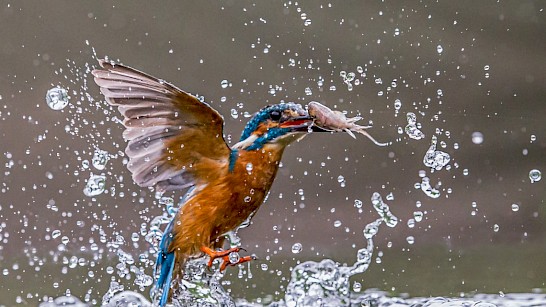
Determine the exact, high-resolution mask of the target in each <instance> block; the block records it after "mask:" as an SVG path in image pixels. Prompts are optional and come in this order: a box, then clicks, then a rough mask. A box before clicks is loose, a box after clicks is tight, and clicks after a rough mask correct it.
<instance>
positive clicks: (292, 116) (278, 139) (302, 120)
mask: <svg viewBox="0 0 546 307" xmlns="http://www.w3.org/2000/svg"><path fill="white" fill-rule="evenodd" d="M312 124H313V118H311V117H310V116H309V114H308V113H307V111H306V110H305V109H303V108H302V106H301V105H299V104H295V103H280V104H275V105H271V106H267V107H265V108H263V109H261V110H260V111H259V112H258V113H256V115H254V116H253V117H252V119H250V121H249V122H248V123H247V124H246V126H245V129H244V130H243V133H242V135H241V140H240V141H239V143H237V144H235V146H234V148H238V149H245V150H259V149H262V148H263V147H264V146H266V145H269V144H274V145H280V146H283V147H284V146H286V145H288V144H290V143H291V142H293V141H295V140H299V139H301V138H303V137H304V136H305V135H306V134H307V133H308V132H309V127H311V126H312Z"/></svg>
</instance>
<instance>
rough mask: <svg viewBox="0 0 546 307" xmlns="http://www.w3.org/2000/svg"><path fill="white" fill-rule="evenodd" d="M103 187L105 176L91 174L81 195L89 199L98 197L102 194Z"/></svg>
mask: <svg viewBox="0 0 546 307" xmlns="http://www.w3.org/2000/svg"><path fill="white" fill-rule="evenodd" d="M105 186H106V176H103V175H94V174H91V176H90V177H89V179H87V184H86V185H85V188H84V189H83V194H85V196H89V197H92V196H97V195H100V194H102V193H103V192H104V188H105Z"/></svg>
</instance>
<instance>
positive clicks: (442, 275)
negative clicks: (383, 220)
mask: <svg viewBox="0 0 546 307" xmlns="http://www.w3.org/2000/svg"><path fill="white" fill-rule="evenodd" d="M545 6H546V3H545V2H544V1H420V2H418V1H402V2H398V1H343V2H341V1H332V2H326V1H255V2H252V1H234V0H231V1H200V2H191V3H190V2H187V1H164V2H159V1H145V2H144V1H138V2H136V1H132V2H122V1H108V2H82V1H47V2H46V1H25V2H19V1H4V2H2V4H1V6H0V29H1V30H0V42H1V43H0V67H1V69H0V135H1V144H2V145H1V150H0V153H1V155H0V162H1V163H0V165H1V167H2V174H3V176H2V179H1V181H0V304H3V305H6V306H10V305H13V304H15V303H16V302H22V303H27V304H29V305H36V304H37V302H38V301H41V300H42V299H44V297H47V296H52V297H56V296H58V295H61V294H64V293H65V292H66V291H67V289H69V290H70V292H71V293H73V294H75V295H77V296H78V297H80V298H81V299H82V300H83V299H84V298H85V297H86V295H87V299H89V300H92V299H98V300H99V301H100V298H101V296H102V294H104V291H105V290H106V289H107V288H108V284H109V281H110V279H111V278H112V277H115V278H116V279H118V280H125V278H121V277H119V276H118V275H117V274H116V273H114V274H110V273H109V272H108V270H107V269H106V268H107V267H108V266H115V264H116V262H117V259H116V256H115V251H116V248H115V247H112V244H111V243H109V242H112V241H115V238H116V236H121V237H123V238H124V239H125V243H124V244H122V247H121V248H122V249H123V250H125V251H129V252H131V253H132V254H133V256H134V257H135V259H137V262H136V265H137V266H138V267H143V268H145V269H146V272H147V273H148V274H151V267H150V266H146V265H143V264H142V263H139V261H138V255H139V254H140V253H142V252H144V251H146V250H148V249H149V248H150V247H149V245H148V244H147V243H146V242H145V241H144V240H143V239H142V238H141V237H140V238H139V239H138V240H137V241H136V242H133V241H131V235H132V234H133V233H134V232H136V233H140V229H141V228H142V227H143V226H142V224H143V223H144V224H146V223H148V222H149V218H151V217H153V216H156V215H159V214H161V212H162V210H163V209H162V207H161V206H160V205H158V204H157V203H155V201H154V197H153V192H151V191H149V190H145V189H140V188H139V187H137V186H136V185H135V184H133V183H132V182H131V179H130V174H129V172H128V171H127V170H126V169H125V166H124V165H123V158H122V157H117V158H112V159H111V160H110V161H109V163H108V166H107V169H106V170H104V171H103V172H104V173H105V174H106V175H107V188H108V189H109V194H105V195H101V196H98V197H96V198H89V197H86V196H85V195H84V194H83V193H82V189H83V187H84V186H85V180H86V179H87V178H89V173H90V172H91V170H90V169H84V168H82V161H83V160H90V159H91V157H92V153H93V150H94V148H95V147H99V148H100V149H103V150H107V151H109V152H110V153H111V154H114V155H115V154H117V153H118V151H123V149H124V142H123V139H122V138H121V132H122V129H121V127H120V125H119V124H117V123H116V122H115V120H114V119H113V117H114V116H117V115H118V114H117V111H116V112H109V109H108V108H107V107H105V106H104V105H102V106H101V107H97V106H96V105H95V104H93V103H89V99H90V98H88V97H86V94H89V95H90V97H91V98H94V99H95V100H97V101H98V100H100V99H101V96H100V95H99V92H98V89H97V87H96V86H95V85H94V83H93V82H92V78H91V77H90V75H89V69H90V68H91V66H96V61H95V58H94V56H95V53H96V55H97V56H98V57H104V56H108V57H109V58H110V59H119V60H120V61H121V62H123V63H124V64H126V65H130V66H133V67H135V68H137V69H140V70H143V71H146V72H148V73H150V74H152V75H155V76H157V77H159V78H163V79H165V80H168V81H170V82H172V83H174V84H175V85H177V86H179V87H180V88H182V89H184V90H186V91H189V92H191V93H194V94H198V95H203V96H204V97H205V99H206V100H207V101H208V102H210V104H211V105H212V106H213V107H214V108H215V109H217V110H218V111H219V112H220V113H222V114H224V117H225V120H226V130H225V131H226V136H227V139H230V140H231V142H232V143H233V142H236V141H237V140H238V137H239V133H240V131H241V130H242V127H243V125H244V123H245V122H246V120H247V118H246V116H245V112H246V114H252V113H254V112H255V111H257V110H258V109H260V108H261V107H263V106H264V105H266V104H272V103H277V102H279V101H281V100H285V101H295V102H299V103H302V104H306V103H308V102H309V101H311V100H315V101H320V102H322V103H324V104H326V105H329V106H331V107H336V108H337V109H339V110H346V111H348V113H349V115H350V116H356V115H358V114H360V115H362V116H363V117H364V120H363V122H364V123H366V122H367V121H372V122H373V123H374V127H373V129H371V130H369V131H370V133H371V134H372V135H374V136H375V137H376V138H377V139H378V140H380V141H392V142H393V144H392V145H391V146H389V147H376V146H375V145H373V144H372V143H371V142H369V141H368V140H367V139H365V138H358V139H357V140H353V139H352V138H351V137H350V136H348V135H346V134H339V135H311V136H309V137H307V138H306V139H305V140H303V141H302V142H300V143H297V144H294V145H292V146H291V147H290V148H289V149H288V150H287V151H286V152H285V156H284V158H283V167H282V168H281V169H280V172H279V174H278V177H277V181H276V182H275V184H274V186H273V188H272V191H271V194H270V196H269V199H268V201H267V203H266V204H265V205H264V206H262V208H261V209H260V211H259V212H258V213H257V214H256V216H255V217H254V219H253V224H252V225H251V226H250V228H247V229H243V230H241V232H240V235H241V237H242V240H243V247H245V248H246V249H247V250H249V252H251V253H255V254H257V256H258V257H259V258H260V260H259V261H257V262H255V263H253V264H252V266H251V270H252V275H253V278H251V279H248V278H246V277H243V278H238V277H237V273H238V272H237V269H233V270H232V271H231V272H230V276H229V278H228V279H229V280H230V281H231V283H230V284H229V285H226V288H230V289H231V291H232V293H233V295H234V297H246V298H249V299H253V298H257V297H266V296H268V295H273V296H274V297H277V298H278V297H282V291H283V287H285V286H286V284H287V281H288V280H289V276H290V275H289V274H290V268H291V267H293V266H294V265H295V264H296V263H297V262H298V261H305V260H320V259H322V258H331V259H334V260H335V261H338V262H340V263H349V264H350V263H352V262H354V260H355V258H356V251H357V250H358V249H359V248H362V247H363V246H364V245H365V241H364V238H363V235H362V230H363V229H364V227H365V225H366V224H367V223H369V222H371V221H373V220H375V219H376V218H377V214H376V212H375V211H374V210H373V208H372V207H371V203H370V197H371V195H372V193H373V192H376V191H377V192H379V193H381V195H382V196H383V198H384V199H386V196H387V195H388V194H389V193H392V196H393V199H391V200H387V203H388V204H389V206H390V208H391V210H392V212H393V213H394V214H395V215H396V216H397V217H398V218H399V219H400V222H399V224H398V225H397V226H396V227H395V228H388V227H386V226H384V225H383V226H382V227H381V228H380V231H379V234H378V235H377V236H376V238H375V244H376V253H375V254H374V262H373V264H372V265H371V267H370V269H369V271H368V272H366V273H364V274H362V275H359V276H356V277H354V278H353V279H352V280H353V281H358V282H360V283H362V284H363V287H364V288H365V289H366V288H379V289H381V290H385V291H392V292H395V293H409V295H412V296H416V295H423V296H434V295H448V296H449V295H453V296H458V295H459V293H461V292H464V293H471V292H480V293H497V292H499V291H502V292H531V291H537V290H536V289H540V288H545V284H544V283H545V282H546V225H545V215H546V211H545V206H546V204H545V199H546V189H545V187H546V179H542V180H541V181H538V182H536V183H531V182H530V180H529V171H530V170H532V169H539V170H541V171H542V172H543V173H544V172H545V171H546V159H545V158H546V135H545V132H546V120H545V118H546V78H545V77H546V73H545V72H546V61H545V60H544V59H545V55H546V53H545V50H546V20H545V17H544V14H545V12H544V7H545ZM360 67H361V68H362V69H360ZM360 71H362V72H363V74H361V73H360ZM343 72H345V73H351V72H353V73H355V74H356V77H355V80H353V81H352V82H351V84H352V90H350V88H349V86H348V84H347V83H345V82H344V79H343V78H342V77H341V76H340V73H341V74H343ZM223 80H227V81H228V82H229V86H228V87H226V88H223V87H222V86H221V82H222V81H223ZM357 80H358V81H357ZM53 86H62V87H64V88H67V89H68V90H69V94H70V96H71V100H70V105H69V106H68V107H67V108H65V109H64V110H63V111H54V110H51V109H50V108H48V106H47V105H46V103H45V99H44V97H45V94H46V92H47V90H48V89H50V88H52V87H53ZM397 99H399V100H400V101H401V108H400V109H399V110H397V109H396V108H395V106H394V105H395V101H396V100H397ZM234 112H235V114H236V115H237V116H232V115H231V114H233V113H234ZM407 112H414V113H416V114H417V119H418V122H419V123H421V125H422V129H421V130H422V131H423V132H424V133H425V135H426V138H425V139H423V140H418V141H417V140H412V139H409V138H408V137H407V135H405V134H400V133H399V129H402V130H403V129H404V127H405V126H406V124H407V121H406V113H407ZM475 132H479V133H481V135H483V142H479V141H476V140H474V141H473V140H472V135H473V133H475ZM432 135H437V137H438V139H439V141H440V142H442V141H443V142H445V147H441V146H440V147H439V149H441V150H443V151H445V152H447V153H449V154H450V155H451V162H450V165H451V168H450V169H449V170H446V169H443V170H441V171H435V172H431V171H430V169H428V168H427V167H425V166H424V165H423V162H422V160H423V156H424V153H425V152H426V150H427V149H428V147H429V145H430V139H431V136H432ZM465 170H466V171H465ZM420 171H426V175H427V176H428V177H429V178H430V179H431V183H432V184H433V185H437V187H438V189H439V190H440V192H441V196H440V197H439V198H437V199H432V198H429V197H427V196H426V195H425V194H424V193H423V192H422V191H421V190H420V189H416V188H415V183H418V182H421V178H420V177H419V172H420ZM467 171H468V173H467ZM95 172H97V171H95ZM340 176H342V177H343V178H342V179H340ZM340 181H341V182H340ZM440 183H441V185H440ZM112 189H114V190H112ZM120 192H121V193H122V194H120ZM178 196H181V195H178ZM389 198H391V197H389ZM355 200H361V201H362V202H363V203H364V206H363V208H362V209H363V210H362V212H359V210H358V209H357V208H355V207H354V202H355ZM418 202H420V207H417V205H416V204H417V203H418ZM513 204H516V205H517V208H518V210H513V209H512V208H513ZM414 211H422V212H423V213H424V218H423V220H422V221H421V222H418V223H416V224H415V227H413V228H411V227H408V226H407V222H408V220H409V219H411V218H413V213H414ZM495 225H497V226H498V229H497V227H496V226H495ZM145 227H146V225H144V228H145ZM53 230H61V232H62V235H61V236H60V237H57V238H52V237H51V235H52V232H53ZM408 236H413V237H414V238H415V243H414V244H409V243H408V241H407V237H408ZM64 237H66V239H65V240H67V243H66V244H64V243H62V238H64ZM296 242H299V243H301V244H302V246H303V249H302V251H301V252H300V253H298V254H293V253H292V252H291V246H292V245H293V244H294V243H296ZM95 247H96V250H93V249H95ZM379 254H381V255H382V257H380V259H375V258H376V257H377V255H379ZM72 256H76V257H77V258H76V260H77V262H78V264H77V265H76V266H75V267H74V268H71V265H70V257H72ZM63 257H64V259H66V260H64V263H63ZM80 259H81V260H80ZM80 262H81V263H80ZM262 264H266V265H267V267H268V268H267V269H266V270H262ZM245 276H247V275H245ZM125 286H126V287H129V288H132V289H138V287H137V286H135V285H134V284H133V283H132V281H131V280H126V281H125ZM533 289H535V290H533Z"/></svg>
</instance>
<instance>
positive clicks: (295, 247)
mask: <svg viewBox="0 0 546 307" xmlns="http://www.w3.org/2000/svg"><path fill="white" fill-rule="evenodd" d="M302 248H303V246H302V245H301V243H294V245H292V253H294V254H299V253H300V252H301V250H302Z"/></svg>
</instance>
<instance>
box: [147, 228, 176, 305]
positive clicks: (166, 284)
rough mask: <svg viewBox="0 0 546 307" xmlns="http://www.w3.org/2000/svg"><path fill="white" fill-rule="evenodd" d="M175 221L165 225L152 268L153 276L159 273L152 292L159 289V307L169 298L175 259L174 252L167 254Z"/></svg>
mask: <svg viewBox="0 0 546 307" xmlns="http://www.w3.org/2000/svg"><path fill="white" fill-rule="evenodd" d="M175 219H176V218H173V219H172V220H171V222H170V223H169V225H167V228H165V232H164V233H163V237H162V238H161V242H160V243H159V255H158V256H157V260H156V263H155V268H154V276H156V275H157V273H158V272H159V277H158V278H157V281H156V283H155V285H154V288H153V289H152V292H155V291H157V290H159V289H161V291H162V294H161V300H160V301H159V306H161V307H163V306H165V304H167V299H168V298H169V290H170V285H171V281H172V276H173V269H174V262H175V258H176V257H175V254H174V252H169V245H171V242H172V241H173V233H172V231H173V227H174V221H175Z"/></svg>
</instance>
